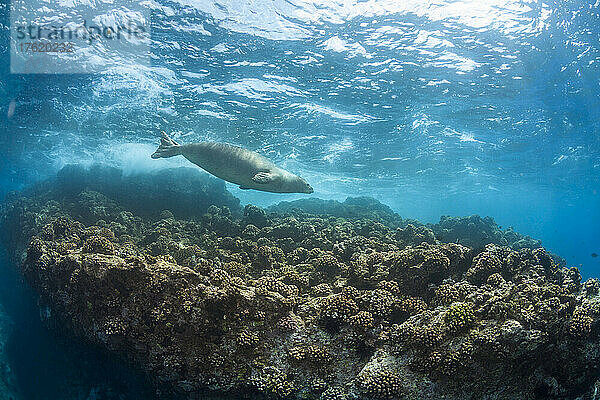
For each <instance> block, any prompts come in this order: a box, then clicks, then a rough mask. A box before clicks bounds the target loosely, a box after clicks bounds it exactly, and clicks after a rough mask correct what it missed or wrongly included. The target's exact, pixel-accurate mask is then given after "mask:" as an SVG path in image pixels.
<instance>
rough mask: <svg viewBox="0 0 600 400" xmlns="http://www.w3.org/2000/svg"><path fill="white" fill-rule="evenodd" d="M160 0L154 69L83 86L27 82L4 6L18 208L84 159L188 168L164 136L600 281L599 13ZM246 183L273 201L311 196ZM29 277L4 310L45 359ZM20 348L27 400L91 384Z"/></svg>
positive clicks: (2, 97) (49, 357)
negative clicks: (19, 70)
mask: <svg viewBox="0 0 600 400" xmlns="http://www.w3.org/2000/svg"><path fill="white" fill-rule="evenodd" d="M143 4H144V7H147V8H148V9H149V11H150V12H151V39H152V40H151V54H152V55H151V65H150V66H143V65H139V64H135V63H132V62H130V61H129V60H126V59H119V58H115V60H113V61H114V65H113V67H111V68H110V69H108V71H107V72H105V73H101V74H81V75H79V74H72V75H60V74H58V75H44V74H32V75H24V74H11V73H10V69H9V58H10V57H9V45H8V43H9V31H10V23H9V6H8V4H6V3H2V4H1V5H0V28H1V32H0V34H1V40H0V43H1V45H0V51H1V53H2V54H1V57H0V101H1V103H0V148H1V149H2V157H1V160H0V193H1V194H2V196H4V195H5V194H6V193H7V192H8V191H10V190H14V189H18V188H22V187H24V186H26V185H28V184H31V183H32V182H35V181H37V180H40V179H42V178H44V177H46V176H49V175H51V174H53V173H55V172H56V171H57V170H58V169H59V168H60V167H61V166H63V165H65V164H67V163H83V164H91V163H93V162H97V161H101V162H105V163H109V164H112V165H116V166H119V167H122V168H123V169H124V170H125V171H126V172H131V173H133V172H139V171H145V170H154V169H159V168H164V167H166V166H171V165H185V160H178V159H168V160H152V159H150V157H149V155H150V154H151V153H152V151H153V150H154V149H155V147H156V144H157V142H158V134H159V132H160V131H161V130H165V131H167V132H170V133H171V134H173V136H174V137H175V138H177V139H178V140H181V141H183V142H193V141H201V140H216V141H225V142H231V143H235V144H239V145H242V146H244V147H247V148H250V149H253V150H256V151H258V152H260V153H262V154H264V155H265V156H267V157H269V158H270V159H272V160H274V161H276V162H277V163H278V164H280V165H282V166H283V167H285V168H286V169H289V170H291V171H293V172H296V173H298V174H300V175H301V176H303V177H305V178H306V179H307V180H308V181H309V182H310V183H311V185H312V186H313V187H314V188H315V193H314V194H313V196H316V197H320V198H327V199H338V200H343V199H345V198H346V196H348V195H368V196H373V197H375V198H377V199H378V200H380V201H381V202H383V203H385V204H388V205H389V206H390V207H391V208H392V209H394V211H396V212H398V213H399V214H400V215H402V216H403V217H407V218H416V219H419V220H421V221H424V222H437V221H438V220H439V218H440V216H441V215H471V214H479V215H482V216H488V215H489V216H491V217H493V218H494V219H495V220H496V222H497V223H498V224H499V225H501V226H503V227H508V226H513V227H514V228H515V230H517V231H518V232H521V233H523V234H527V235H530V236H532V237H535V238H538V239H541V240H542V243H543V245H544V246H545V247H547V248H548V249H550V250H551V251H552V252H554V253H556V254H559V255H561V256H562V257H564V258H565V259H566V260H567V263H568V265H569V266H579V267H580V270H581V271H582V274H583V275H584V277H590V276H598V275H599V273H600V258H598V257H592V254H593V253H600V239H599V238H600V2H599V1H560V2H558V1H556V2H552V1H550V2H542V1H516V0H492V1H488V2H481V1H477V0H463V1H449V0H443V1H403V2H398V1H394V0H371V1H351V0H348V1H318V0H292V1H279V0H276V1H262V0H259V1H254V2H243V1H229V0H220V1H218V2H217V1H209V0H177V1H163V0H157V1H154V0H152V1H147V2H145V3H143ZM49 7H52V6H50V5H49ZM57 7H58V6H57ZM228 188H229V189H230V190H231V191H232V193H233V194H234V195H235V196H237V197H239V198H240V199H241V200H242V202H243V203H253V204H259V205H269V204H273V203H275V202H278V201H280V200H290V199H296V198H303V197H305V196H306V195H280V194H267V193H259V192H252V191H241V190H239V189H237V188H236V187H235V185H229V184H228ZM4 264H7V262H4ZM10 268H12V267H11V266H10V265H3V270H6V271H10ZM18 281H19V278H18V277H17V276H15V275H14V274H12V273H10V272H3V274H2V282H1V285H2V293H3V295H4V294H5V293H9V294H7V295H5V296H3V297H6V298H2V301H3V302H4V303H5V306H4V308H5V309H7V314H9V315H13V317H14V318H13V319H14V324H16V327H14V329H17V330H20V331H23V332H29V333H30V335H31V336H32V337H27V342H33V343H38V346H39V349H40V350H39V352H40V354H44V350H43V349H47V348H52V347H53V346H60V343H59V342H60V339H52V338H50V339H43V340H42V339H39V338H40V337H43V336H47V335H48V334H49V333H48V332H47V331H46V330H45V328H43V327H42V326H41V325H37V324H35V323H33V324H34V325H35V326H33V327H31V326H30V324H32V322H31V318H35V317H36V315H35V313H36V311H35V307H34V305H33V303H31V302H33V301H34V300H32V299H33V295H32V294H30V293H28V292H27V289H26V288H23V289H22V290H19V291H17V292H15V293H13V294H12V295H11V294H10V290H12V289H11V288H14V286H15V284H16V283H17V282H18ZM9 289H10V290H9ZM11 296H12V300H11V299H10V298H11ZM15 299H29V300H25V303H22V301H21V300H15ZM27 302H29V303H27ZM15 304H19V306H18V307H17V306H16V305H15ZM22 304H28V305H26V306H23V305H22ZM20 307H22V308H20ZM11 310H12V311H11ZM15 310H16V311H15ZM32 332H33V333H32ZM34 337H37V338H38V340H41V341H38V342H35V340H36V339H33V338H34ZM46 340H49V341H50V342H46ZM22 345H24V343H23V342H20V343H19V342H18V341H17V343H16V344H13V346H16V348H18V346H22ZM66 347H69V346H65V348H66ZM12 351H13V358H19V356H17V354H19V355H23V357H22V358H23V363H22V364H18V363H17V364H16V365H21V368H22V370H21V371H19V370H17V371H16V372H17V374H18V375H19V376H21V379H24V380H23V381H21V382H20V383H19V386H20V387H21V388H27V390H29V392H26V393H25V392H24V394H23V396H24V398H53V397H52V396H50V397H48V396H45V395H43V394H42V393H44V392H43V390H42V389H39V388H37V387H36V386H35V385H33V384H32V381H27V379H29V378H27V377H26V375H27V373H26V371H31V369H30V368H32V366H33V365H37V363H44V362H46V363H48V365H50V364H53V363H56V362H59V365H60V368H62V369H64V371H73V370H77V369H83V370H85V367H84V366H81V365H79V366H78V365H72V360H73V359H76V358H77V357H76V356H72V357H74V358H72V359H68V357H69V356H65V357H67V360H66V361H65V360H63V361H57V360H60V359H61V358H62V357H63V353H62V351H61V350H52V351H49V352H47V353H45V355H44V356H43V357H42V358H40V360H36V358H37V356H32V355H27V354H25V353H17V351H18V350H12ZM53 352H54V353H53ZM9 353H10V352H9ZM44 357H45V358H44ZM107 362H109V361H107ZM40 368H41V367H40ZM109 369H110V368H109ZM84 374H85V373H84ZM92 375H93V374H92ZM107 379H110V377H109V378H107ZM50 381H52V379H50V378H49V379H48V382H50ZM100 381H101V380H100ZM100 381H98V380H95V379H92V378H90V382H92V383H90V387H93V386H94V384H97V383H98V382H100ZM60 390H61V389H60V388H58V389H56V391H57V392H55V393H58V392H60ZM86 395H87V394H86ZM83 398H85V397H83Z"/></svg>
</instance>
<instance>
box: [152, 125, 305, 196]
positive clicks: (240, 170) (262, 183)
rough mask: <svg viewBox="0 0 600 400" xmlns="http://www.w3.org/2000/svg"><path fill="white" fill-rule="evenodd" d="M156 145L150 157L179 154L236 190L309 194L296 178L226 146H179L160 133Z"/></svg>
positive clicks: (264, 160) (249, 153) (256, 156)
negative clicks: (156, 147) (231, 185)
mask: <svg viewBox="0 0 600 400" xmlns="http://www.w3.org/2000/svg"><path fill="white" fill-rule="evenodd" d="M161 134H162V138H161V139H160V146H158V149H157V150H156V151H155V152H154V153H153V154H152V158H168V157H173V156H178V155H182V156H184V157H185V158H187V159H188V160H189V161H191V162H193V163H194V164H196V165H197V166H199V167H200V168H202V169H204V170H205V171H207V172H209V173H211V174H213V175H214V176H216V177H218V178H221V179H224V180H226V181H227V182H231V183H235V184H237V185H240V189H256V190H262V191H263V192H273V193H312V192H313V191H314V190H313V188H312V187H311V186H310V185H309V184H308V183H306V181H305V180H304V179H302V178H300V177H299V176H298V175H294V174H292V173H291V172H288V171H286V170H284V169H282V168H279V167H278V166H277V165H275V164H273V163H272V162H271V161H269V160H268V159H267V158H265V157H263V156H261V155H260V154H258V153H255V152H253V151H250V150H247V149H244V148H242V147H238V146H234V145H231V144H227V143H216V142H200V143H190V144H179V143H177V142H176V141H174V140H173V139H171V138H170V137H169V136H167V134H166V133H165V132H161Z"/></svg>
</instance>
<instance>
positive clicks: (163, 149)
mask: <svg viewBox="0 0 600 400" xmlns="http://www.w3.org/2000/svg"><path fill="white" fill-rule="evenodd" d="M160 134H161V138H160V146H158V149H156V151H155V152H154V153H152V155H151V156H150V157H152V158H168V157H173V156H178V155H180V154H181V149H180V147H181V146H180V144H179V143H177V142H176V141H174V140H173V139H171V138H170V137H169V136H167V134H166V133H165V132H164V131H163V132H161V133H160Z"/></svg>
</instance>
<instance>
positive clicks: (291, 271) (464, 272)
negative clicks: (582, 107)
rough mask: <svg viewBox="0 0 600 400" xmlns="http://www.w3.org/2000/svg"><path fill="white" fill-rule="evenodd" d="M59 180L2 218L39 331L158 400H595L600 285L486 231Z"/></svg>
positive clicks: (360, 210)
mask: <svg viewBox="0 0 600 400" xmlns="http://www.w3.org/2000/svg"><path fill="white" fill-rule="evenodd" d="M73 168H74V167H71V169H70V170H68V171H66V172H68V176H69V178H68V180H67V181H65V180H64V179H63V180H62V181H61V179H62V178H61V176H63V177H64V176H65V171H63V173H62V175H61V174H59V178H57V179H55V180H50V181H48V182H46V183H45V184H43V185H39V186H38V187H36V188H34V189H31V190H29V191H28V192H26V193H25V194H23V195H13V196H12V197H11V198H10V199H9V200H8V201H7V203H6V204H5V205H4V206H3V210H2V224H3V237H4V241H5V243H6V244H7V246H8V248H9V250H10V251H11V252H12V255H13V258H14V259H15V260H16V261H17V262H18V263H19V265H20V266H21V268H22V271H23V274H24V275H25V277H26V278H27V280H28V282H29V283H30V284H31V285H32V286H33V287H34V288H35V289H36V290H37V292H38V293H39V295H40V307H41V309H42V311H43V315H44V316H45V318H47V319H48V321H49V322H52V325H53V326H55V327H57V329H64V330H65V331H67V332H69V333H75V334H76V335H79V336H81V337H84V338H86V339H87V340H89V341H92V342H94V343H98V344H101V345H102V346H104V347H106V348H108V349H110V350H112V351H114V352H115V353H117V354H119V355H121V356H122V357H124V358H126V359H128V360H130V362H131V363H132V364H133V365H135V366H137V367H138V368H140V369H143V370H144V371H146V372H147V374H148V376H149V377H150V378H151V379H152V380H153V382H154V383H155V385H156V389H157V393H158V395H159V396H161V397H164V398H172V397H174V396H181V397H182V398H190V399H199V398H203V394H204V393H205V391H206V390H214V391H220V392H227V393H229V394H234V396H235V397H236V398H240V397H248V398H250V397H251V398H261V397H264V398H290V399H294V398H295V399H323V400H326V399H327V400H329V399H356V398H360V399H440V398H445V399H515V398H519V399H573V398H576V397H578V396H581V397H582V398H589V399H591V398H593V396H594V393H595V390H596V388H597V387H598V386H597V385H598V384H597V379H598V378H599V377H600V370H599V361H600V337H599V333H600V330H599V326H598V320H599V319H600V298H599V297H598V292H599V289H600V284H599V282H598V281H597V280H595V279H590V280H588V281H586V282H582V281H581V276H580V274H579V272H578V270H577V269H576V268H570V269H569V268H565V267H564V266H563V265H562V262H561V260H560V259H559V258H558V257H555V256H552V255H550V254H549V253H547V252H546V251H545V250H544V249H543V248H541V247H539V242H537V241H535V240H533V239H531V238H527V237H524V236H521V235H519V234H517V233H515V232H513V231H512V230H510V229H509V230H504V231H503V230H501V229H499V228H498V227H497V226H496V225H495V223H494V222H493V220H491V219H482V218H480V217H477V216H472V217H467V218H443V219H442V221H440V223H439V224H435V225H429V226H426V225H423V224H419V223H418V222H416V221H407V220H403V219H402V218H400V217H399V216H398V215H396V214H394V213H393V212H392V211H391V210H389V209H388V208H387V207H385V206H383V205H381V204H380V203H378V202H376V201H374V200H369V199H364V198H363V199H349V200H347V201H346V202H345V203H338V202H323V201H319V200H311V201H310V202H304V203H303V202H300V203H285V204H282V205H280V206H278V207H273V208H272V209H271V210H269V211H268V212H267V211H265V210H262V209H260V208H258V207H254V206H246V207H245V208H244V210H243V212H242V211H241V210H240V209H238V208H236V207H239V206H236V205H237V204H239V203H237V202H236V201H235V199H233V200H232V197H231V195H230V194H229V193H227V192H226V191H225V189H224V187H223V188H220V189H219V190H218V191H215V190H212V189H202V188H209V187H213V186H210V185H215V184H214V183H211V182H210V181H207V182H205V184H203V185H200V186H199V187H200V188H201V189H198V190H201V191H202V193H201V194H198V193H190V192H189V190H190V189H189V188H188V187H186V188H185V190H184V189H183V188H182V189H177V187H178V186H177V185H175V184H174V183H173V182H170V181H169V179H174V180H176V179H177V180H179V179H181V174H180V172H178V174H174V175H173V174H172V175H171V176H172V178H168V177H169V175H168V174H167V175H165V176H166V177H164V176H163V181H162V182H161V187H163V186H165V185H166V186H167V187H170V188H174V189H171V190H172V192H171V195H170V198H169V201H168V202H164V204H162V205H161V206H158V205H157V202H156V201H159V200H160V197H157V196H160V195H157V192H156V191H157V190H159V189H157V187H154V186H152V185H151V184H149V183H148V182H151V179H150V178H148V177H143V176H142V177H139V178H136V177H128V178H127V179H128V185H133V187H135V188H136V189H135V190H133V189H131V190H126V188H123V190H122V192H119V191H116V190H115V189H114V185H115V184H114V180H106V181H105V182H103V183H98V182H97V181H96V182H95V183H94V185H93V186H90V185H89V184H88V183H86V182H89V181H90V179H91V177H92V175H90V174H92V172H90V171H89V170H85V169H73ZM187 173H188V172H186V174H187ZM189 173H191V172H189ZM186 179H191V180H195V182H196V181H197V182H198V183H202V182H203V180H205V179H206V180H209V178H206V177H204V175H198V177H188V178H186ZM61 182H62V183H61ZM117 182H122V181H117ZM140 182H141V183H140ZM143 182H146V184H143ZM65 184H68V185H69V187H71V188H72V189H71V190H69V191H65V190H63V189H58V188H60V187H61V186H60V185H63V186H62V187H63V188H64V185H65ZM119 184H121V183H119ZM215 187H218V186H215ZM177 190H184V192H185V193H187V194H186V195H184V194H182V195H181V196H179V195H177ZM146 196H149V197H148V198H151V199H157V200H156V201H151V202H150V207H149V208H148V209H143V210H142V208H143V203H142V201H143V199H144V198H147V197H146ZM192 198H195V199H202V202H199V203H198V205H197V208H195V209H191V210H190V209H189V208H186V207H187V206H189V203H186V202H189V201H190V200H189V199H192ZM306 207H309V209H306Z"/></svg>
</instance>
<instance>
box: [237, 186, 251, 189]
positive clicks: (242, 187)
mask: <svg viewBox="0 0 600 400" xmlns="http://www.w3.org/2000/svg"><path fill="white" fill-rule="evenodd" d="M240 189H242V190H250V189H251V188H249V187H245V186H240Z"/></svg>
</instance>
